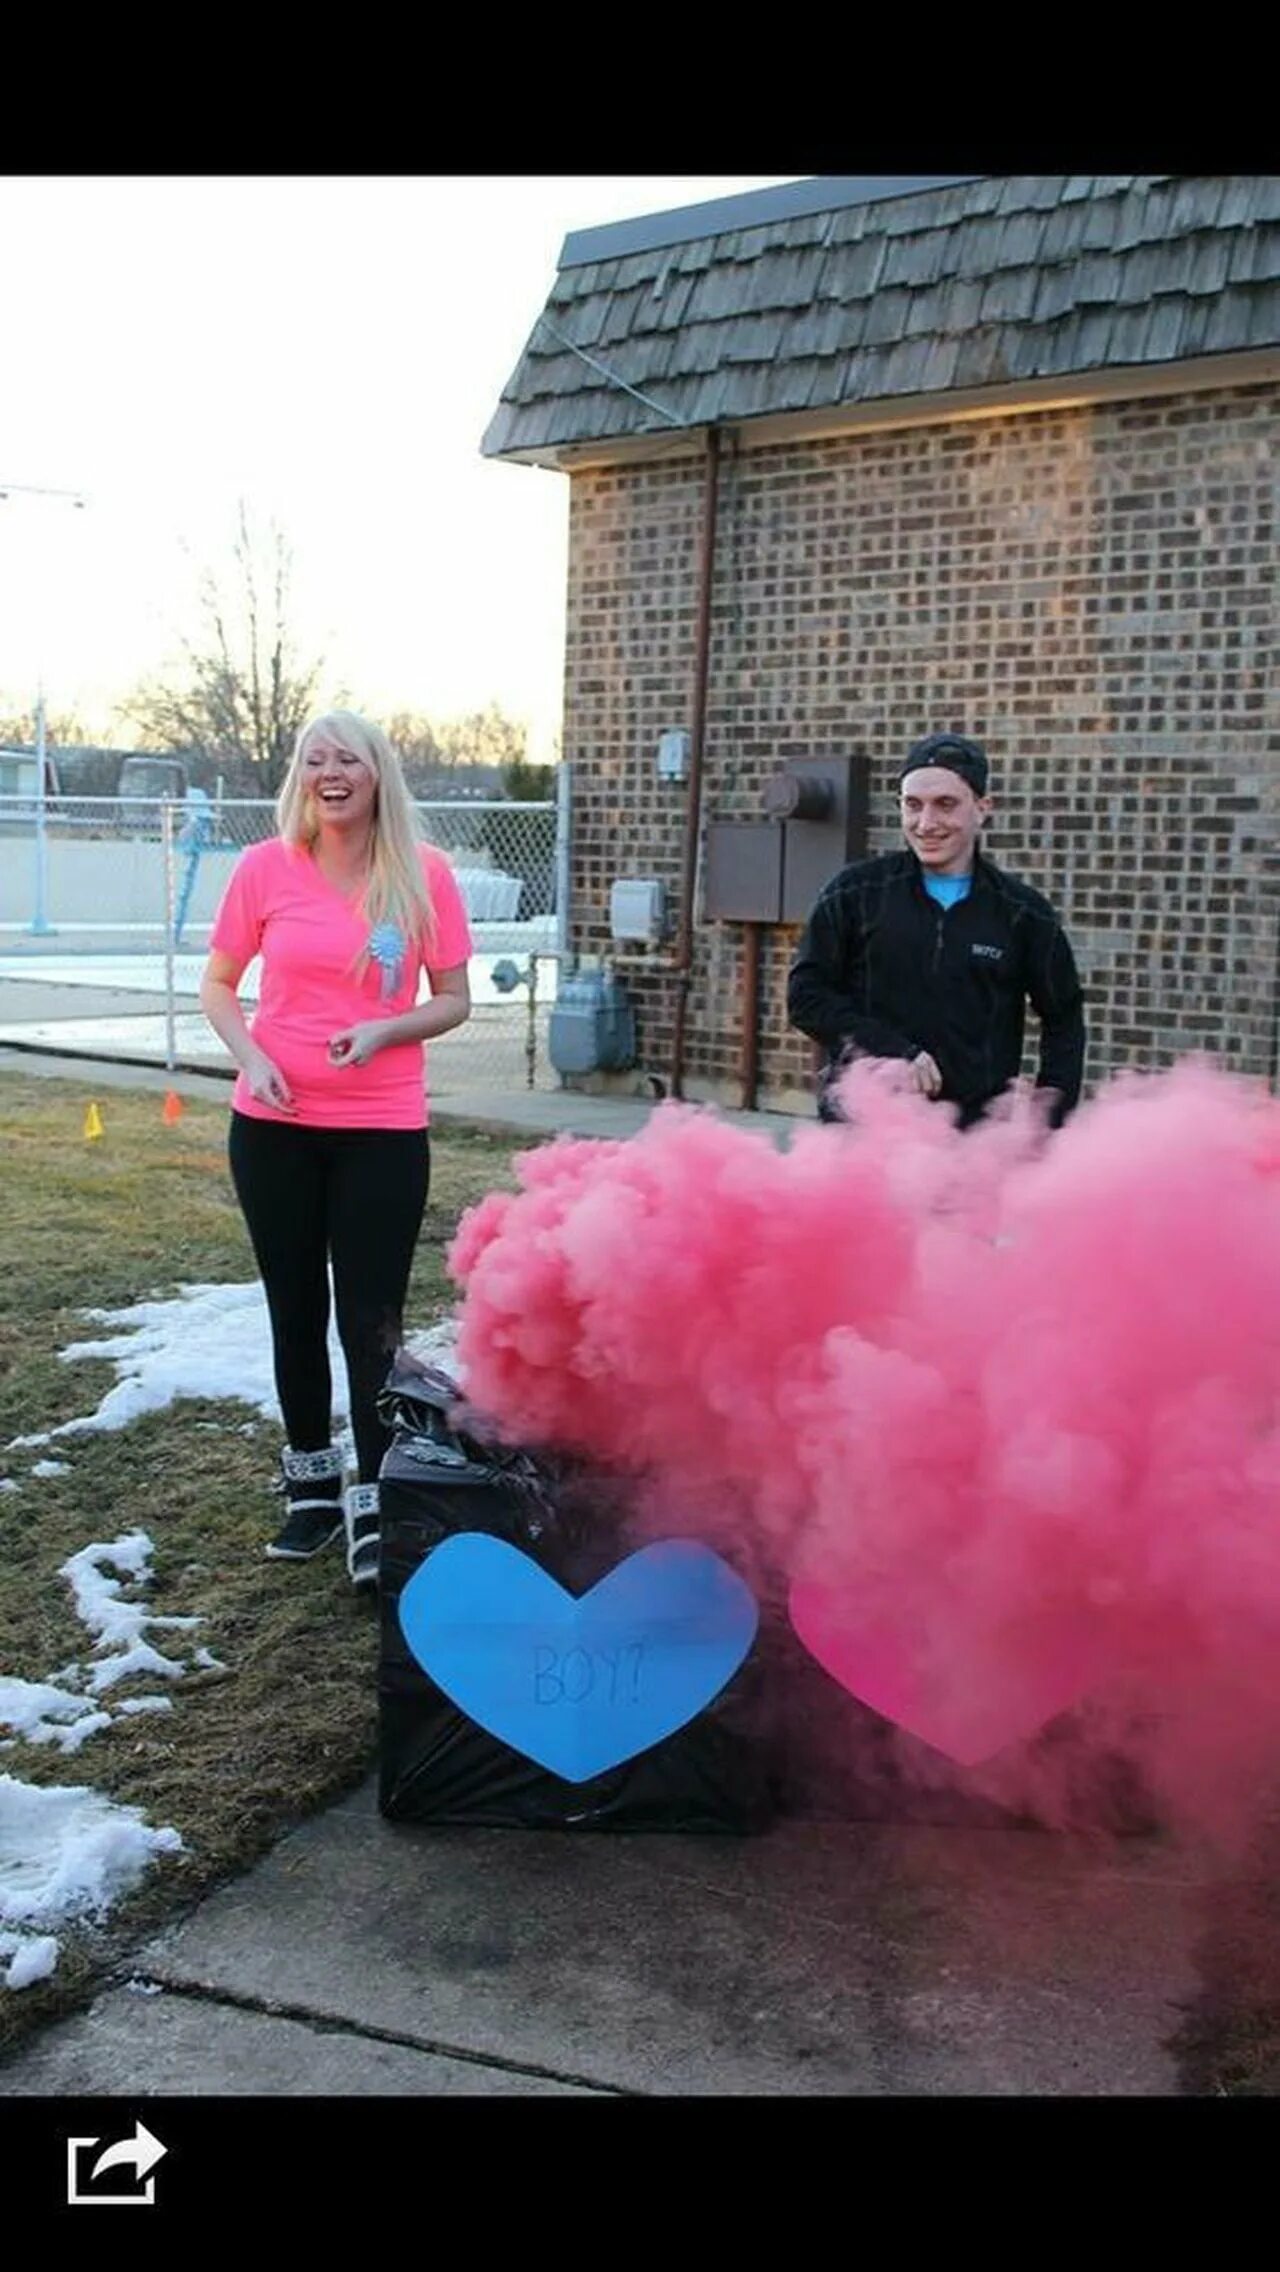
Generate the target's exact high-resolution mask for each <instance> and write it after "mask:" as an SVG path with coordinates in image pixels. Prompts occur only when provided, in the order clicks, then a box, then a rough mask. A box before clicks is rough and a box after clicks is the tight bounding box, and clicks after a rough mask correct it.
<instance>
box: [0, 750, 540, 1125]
mask: <svg viewBox="0 0 1280 2272" xmlns="http://www.w3.org/2000/svg"><path fill="white" fill-rule="evenodd" d="M417 812H418V815H419V819H420V822H421V825H422V829H423V833H424V834H425V835H426V836H427V837H428V838H429V839H430V841H431V842H432V843H433V844H436V845H438V846H439V848H440V850H441V851H443V852H445V853H446V854H447V855H448V857H449V860H450V862H451V864H452V866H453V870H454V873H455V875H456V877H457V879H458V883H459V886H460V888H461V891H462V896H463V900H464V902H465V904H466V908H467V914H468V918H469V920H470V924H471V931H472V937H473V940H474V943H475V953H474V956H473V959H472V962H471V966H470V976H471V994H472V1002H473V1004H474V1008H473V1011H472V1015H471V1017H470V1019H469V1020H468V1022H467V1024H466V1025H465V1026H462V1027H460V1028H459V1029H458V1031H457V1032H455V1033H451V1034H446V1035H445V1036H444V1037H443V1039H442V1040H440V1041H438V1042H433V1043H432V1044H431V1047H430V1086H431V1092H432V1094H433V1095H434V1096H439V1097H446V1096H451V1095H453V1096H456V1095H460V1094H462V1093H464V1092H466V1093H470V1092H479V1091H491V1090H502V1089H509V1088H512V1087H528V1088H535V1087H537V1088H555V1087H557V1086H558V1085H559V1084H558V1078H557V1076H556V1074H555V1073H554V1071H553V1070H552V1067H551V1064H550V1060H549V1058H548V1054H547V1029H548V1025H549V1022H550V1015H551V1010H552V1007H553V1005H554V1002H555V996H556V985H557V977H558V972H559V968H560V963H561V960H562V957H563V950H564V945H565V935H566V934H565V928H564V925H565V914H566V897H567V875H568V836H569V774H568V770H567V768H564V767H562V768H561V771H560V778H559V795H558V797H557V801H556V802H555V803H553V804H552V803H548V804H514V803H510V802H506V801H502V802H498V801H480V800H473V799H459V800H457V801H444V800H436V801H433V802H431V803H428V804H419V805H418V806H417ZM274 833H275V807H274V805H273V804H272V803H271V802H269V801H268V800H265V799H262V800H258V799H254V800H250V799H244V798H230V797H223V796H221V795H219V796H216V797H212V796H209V795H207V794H206V793H205V792H203V791H201V790H198V789H191V790H188V792H187V794H186V796H185V797H184V798H183V799H181V800H177V799H173V798H164V797H161V798H150V797H81V796H73V795H66V794H61V793H59V794H53V793H49V794H46V795H45V796H43V797H42V796H39V795H37V794H33V793H21V794H18V793H10V794H0V1042H9V1043H14V1042H17V1043H20V1044H24V1045H27V1046H30V1047H45V1048H53V1049H65V1050H68V1051H74V1052H80V1053H83V1054H85V1055H90V1056H105V1057H119V1058H141V1059H144V1060H147V1061H154V1062H156V1063H158V1064H164V1065H166V1066H168V1067H169V1068H170V1069H174V1068H176V1067H178V1066H183V1067H196V1068H201V1067H210V1066H222V1067H225V1066H226V1065H227V1064H228V1063H229V1059H228V1058H227V1055H226V1052H225V1051H224V1049H223V1047H222V1044H221V1043H220V1042H219V1040H218V1039H217V1036H216V1035H215V1034H214V1033H213V1032H212V1031H211V1030H210V1028H209V1026H208V1025H207V1024H206V1022H205V1020H204V1018H203V1017H202V1016H201V1014H200V1009H199V1000H198V989H199V983H200V973H201V971H202V969H203V967H204V961H205V955H206V953H207V949H208V939H209V932H210V929H211V927H212V923H213V917H214V913H215V911H216V909H217V906H218V902H219V900H220V898H221V896H222V892H223V889H224V888H225V885H226V882H227V879H228V877H229V876H230V873H231V870H232V868H233V866H234V865H235V862H236V859H237V857H238V856H239V854H240V853H241V852H242V851H243V850H244V849H245V847H246V846H247V845H249V844H255V843H258V842H260V841H261V840H262V839H263V838H265V837H268V836H271V835H273V834H274ZM256 991H257V965H256V964H251V965H250V967H249V969H248V970H247V971H246V973H245V976H244V980H243V982H242V987H241V993H242V996H243V998H244V999H245V1001H246V1004H248V1003H251V1002H252V1000H253V999H254V997H255V996H256Z"/></svg>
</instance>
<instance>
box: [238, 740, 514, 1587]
mask: <svg viewBox="0 0 1280 2272" xmlns="http://www.w3.org/2000/svg"><path fill="white" fill-rule="evenodd" d="M276 818H277V826H278V829H279V834H278V835H277V836H274V837H272V838H270V839H268V841H267V842H266V843H263V844H254V845H251V846H250V848H249V849H248V851H246V852H244V853H242V854H241V857H240V859H239V860H238V861H237V863H236V866H235V868H234V870H233V872H232V875H231V878H230V881H229V882H228V885H227V888H226V891H225V893H224V895H223V898H222V902H221V905H220V907H219V909H218V913H217V916H216V918H215V920H214V925H213V933H212V938H211V941H210V948H211V951H210V954H209V959H208V962H207V964H206V966H205V972H204V976H203V979H202V981H201V986H200V1004H201V1008H202V1009H203V1011H204V1014H205V1016H206V1017H207V1018H208V1020H209V1023H210V1025H211V1026H212V1027H213V1030H214V1032H215V1033H216V1034H217V1035H218V1036H219V1038H220V1039H221V1040H222V1041H223V1042H224V1043H225V1044H226V1047H227V1048H228V1049H229V1050H230V1052H231V1055H232V1056H233V1057H234V1059H235V1061H236V1063H237V1065H238V1066H239V1068H240V1071H239V1077H238V1079H237V1081H236V1084H235V1088H234V1091H233V1093H232V1099H231V1133H230V1139H229V1146H228V1150H229V1157H230V1164H231V1175H232V1180H233V1182H234V1184H235V1190H236V1196H237V1198H238V1199H239V1202H240V1206H241V1209H242V1210H243V1213H244V1218H245V1222H246V1224H247V1225H248V1229H249V1235H250V1238H251V1239H252V1241H253V1249H254V1254H255V1256H256V1258H257V1263H258V1268H259V1271H260V1272H261V1274H262V1282H263V1286H264V1289H265V1292H266V1297H267V1306H268V1309H269V1312H270V1317H271V1334H272V1346H273V1352H274V1361H275V1378H276V1389H277V1393H278V1395H279V1398H280V1409H281V1412H282V1414H283V1417H284V1424H285V1432H286V1435H287V1437H288V1442H287V1444H286V1447H285V1450H284V1453H283V1457H282V1463H283V1469H284V1476H283V1482H284V1490H285V1493H286V1499H287V1511H286V1514H285V1519H284V1522H283V1525H282V1527H281V1529H280V1531H279V1533H278V1535H277V1536H276V1537H275V1538H274V1539H273V1540H272V1541H271V1543H270V1545H269V1546H268V1547H267V1550H266V1551H267V1553H268V1555H270V1556H272V1557H273V1558H274V1559H276V1560H281V1561H291V1562H298V1561H307V1560H309V1559H310V1557H311V1556H312V1555H313V1554H318V1553H319V1552H320V1550H321V1549H322V1548H323V1547H325V1546H327V1545H329V1543H330V1541H331V1540H333V1539H336V1538H337V1537H338V1536H339V1535H340V1534H341V1533H342V1531H343V1530H344V1528H345V1531H346V1539H347V1567H348V1571H349V1573H350V1575H351V1578H352V1579H353V1581H354V1583H355V1584H356V1585H357V1586H367V1585H371V1584H373V1583H375V1582H376V1579H377V1574H378V1480H377V1479H378V1469H379V1466H380V1464H381V1458H382V1453H383V1450H384V1448H385V1444H386V1434H385V1431H384V1429H383V1427H382V1424H381V1422H380V1421H379V1419H378V1415H377V1409H376V1400H377V1395H378V1391H379V1389H380V1387H381V1385H382V1382H383V1380H384V1378H385V1376H386V1371H387V1366H388V1363H389V1361H390V1358H391V1355H392V1352H393V1351H394V1349H395V1347H396V1345H397V1343H398V1341H399V1340H400V1337H401V1331H402V1319H403V1309H404V1299H405V1293H406V1290H407V1287H408V1283H409V1270H410V1266H411V1264H412V1260H413V1250H414V1246H415V1243H416V1241H417V1237H418V1231H419V1229H420V1227H421V1223H422V1216H423V1211H424V1209H425V1206H426V1202H427V1191H428V1186H429V1181H430V1149H429V1137H428V1133H427V1089H426V1079H425V1070H424V1054H425V1053H424V1049H423V1044H424V1043H425V1042H428V1041H432V1040H435V1039H436V1038H437V1036H438V1035H440V1034H444V1033H448V1032H449V1031H450V1030H451V1029H452V1028H453V1027H454V1026H459V1025H461V1024H462V1023H463V1020H464V1019H465V1018H467V1017H469V1016H470V1013H471V994H470V988H469V986H468V982H467V963H468V960H469V958H470V955H471V936H470V932H469V929H468V925H467V917H466V910H465V908H464V906H463V903H462V897H461V894H460V892H459V890H458V886H457V883H456V882H455V880H454V876H453V873H452V870H451V869H450V867H449V863H448V861H447V860H446V859H445V857H444V855H443V853H441V852H438V851H436V850H435V848H434V847H433V846H431V845H428V844H425V843H423V842H421V841H420V839H419V836H418V831H417V823H416V819H415V815H414V811H413V807H412V805H411V803H410V801H409V796H408V792H407V790H406V788H405V785H404V779H403V776H402V774H401V771H400V766H399V763H398V760H397V758H396V756H395V752H394V751H393V750H392V748H391V745H390V743H389V742H388V740H387V738H386V736H385V734H383V733H382V732H381V731H380V730H379V728H378V727H377V726H374V725H371V724H370V723H369V722H368V721H367V720H366V719H364V718H361V717H357V716H356V714H355V713H354V712H353V711H349V710H331V711H328V712H326V714H325V715H324V716H323V717H321V718H315V719H313V720H312V722H311V724H310V725H308V726H306V727H304V728H303V731H302V733H301V734H300V735H299V737H298V741H297V746H296V748H295V750H294V754H293V760H292V763H291V765H290V767H289V772H288V776H287V778H286V780H285V784H284V787H283V789H282V790H281V792H280V797H279V800H278V803H277V806H276ZM255 955H261V957H262V972H261V981H260V987H259V997H258V1008H257V1012H256V1015H255V1016H254V1018H253V1022H252V1024H248V1023H246V1020H245V1015H244V1011H243V1009H242V1008H241V1004H240V999H239V995H238V992H237V988H238V986H239V983H240V979H241V977H242V975H243V973H244V970H245V968H246V966H247V965H248V964H249V963H250V962H251V961H252V960H253V958H254V956H255ZM424 971H425V973H426V977H427V984H428V987H429V990H430V991H429V996H428V998H427V999H426V1000H424V1001H423V1002H421V1003H419V1001H418V992H419V980H420V977H421V975H422V973H423V972H424ZM330 1270H332V1275H333V1295H334V1308H335V1311H336V1316H337V1325H338V1337H339V1340H340V1342H341V1344H342V1351H343V1355H344V1358H345V1360H346V1367H347V1379H348V1386H349V1389H350V1404H351V1423H352V1431H353V1434H354V1436H355V1445H356V1458H357V1462H358V1472H359V1481H358V1483H357V1484H356V1485H355V1486H354V1488H353V1489H352V1490H351V1491H350V1492H348V1493H347V1495H346V1500H345V1504H344V1499H343V1492H342V1459H341V1455H340V1453H339V1452H338V1450H337V1449H336V1447H335V1446H334V1444H333V1442H332V1405H331V1398H332V1383H331V1379H330V1371H329V1358H328V1328H329V1273H330Z"/></svg>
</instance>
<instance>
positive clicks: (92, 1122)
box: [84, 1104, 102, 1144]
mask: <svg viewBox="0 0 1280 2272" xmlns="http://www.w3.org/2000/svg"><path fill="white" fill-rule="evenodd" d="M84 1133H85V1142H86V1143H88V1144H92V1142H93V1140H94V1138H95V1136H101V1134H102V1114H101V1113H100V1112H99V1110H98V1107H97V1105H96V1104H91V1105H90V1107H89V1110H88V1111H87V1112H86V1114H85V1116H84Z"/></svg>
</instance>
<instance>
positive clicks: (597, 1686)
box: [400, 1531, 759, 1783]
mask: <svg viewBox="0 0 1280 2272" xmlns="http://www.w3.org/2000/svg"><path fill="white" fill-rule="evenodd" d="M758 1617H759V1613H758V1611H757V1608H756V1604H755V1601H754V1598H753V1596H752V1594H751V1592H750V1589H749V1588H748V1587H747V1586H745V1585H744V1584H743V1582H742V1579H741V1578H740V1577H738V1576H737V1574H736V1572H735V1571H733V1570H731V1569H730V1568H729V1566H728V1564H727V1563H726V1562H722V1561H721V1559H720V1557H719V1555H718V1554H713V1553H712V1552H711V1549H710V1547H707V1546H699V1545H697V1544H695V1543H694V1542H693V1541H692V1540H687V1539H667V1540H664V1541H663V1542H662V1543H661V1544H659V1545H656V1546H645V1547H642V1548H641V1549H640V1552H639V1553H638V1554H633V1555H631V1556H630V1557H629V1559H628V1560H627V1561H625V1562H620V1563H619V1564H618V1567H617V1569H616V1570H611V1571H610V1572H609V1574H608V1576H607V1577H605V1578H602V1579H601V1580H600V1582H599V1584H598V1585H596V1586H593V1587H592V1589H591V1591H590V1593H586V1594H583V1595H582V1597H581V1599H580V1600H575V1598H574V1596H573V1595H572V1594H569V1593H566V1592H565V1590H564V1587H563V1586H561V1585H558V1584H557V1583H556V1580H555V1579H554V1578H549V1577H548V1576H547V1573H546V1571H545V1570H541V1569H539V1567H538V1565H537V1563H536V1562H531V1561H530V1560H529V1558H528V1556H527V1555H525V1554H521V1553H520V1552H519V1551H518V1549H517V1548H516V1547H514V1546H508V1545H507V1544H506V1543H505V1542H504V1541H503V1540H502V1539H499V1538H490V1537H489V1536H488V1535H487V1534H486V1533H483V1532H478V1531H467V1532H462V1533H459V1534H458V1535H457V1536H455V1537H453V1538H448V1539H446V1540H445V1541H444V1543H443V1545H441V1546H438V1547H437V1548H436V1550H435V1552H434V1553H433V1554H430V1555H428V1557H427V1559H426V1561H425V1562H423V1563H422V1564H421V1566H420V1567H419V1568H418V1569H417V1570H416V1571H415V1572H414V1575H413V1576H412V1578H411V1579H410V1580H409V1583H408V1585H407V1586H406V1587H405V1589H404V1592H403V1593H402V1594H401V1596H400V1627H401V1631H402V1632H403V1634H404V1637H405V1639H406V1641H407V1642H408V1644H409V1647H410V1648H411V1649H412V1651H413V1654H414V1656H415V1657H416V1658H417V1661H418V1663H419V1664H420V1665H421V1667H422V1669H423V1671H424V1672H425V1673H426V1674H427V1675H428V1676H429V1678H430V1679H432V1680H433V1681H434V1682H435V1683H436V1686H437V1687H438V1688H441V1689H443V1690H444V1693H445V1695H446V1696H448V1697H449V1698H450V1699H451V1700H452V1702H453V1703H455V1704H456V1705H458V1706H459V1707H460V1709H461V1710H462V1711H464V1712H466V1713H467V1714H468V1715H469V1716H470V1718H471V1719H473V1720H474V1721H475V1722H476V1723H477V1725H478V1726H479V1727H482V1728H486V1729H487V1730H488V1732H489V1734H490V1735H492V1736H497V1737H498V1738H499V1740H500V1742H502V1743H505V1744H509V1745H510V1746H511V1749H512V1750H513V1751H518V1752H521V1753H522V1754H523V1755H524V1757H525V1758H526V1759H533V1760H536V1761H537V1764H538V1765H539V1766H540V1767H546V1768H549V1769H550V1771H551V1773H552V1774H553V1775H559V1776H560V1777H561V1778H562V1779H563V1780H564V1781H565V1782H566V1783H585V1782H587V1781H588V1780H589V1779H590V1777H591V1776H593V1775H599V1774H601V1773H603V1771H604V1769H605V1768H606V1767H617V1766H618V1765H619V1764H620V1763H621V1761H623V1760H624V1759H634V1758H635V1756H636V1754H637V1752H641V1751H647V1750H648V1749H649V1748H650V1746H651V1745H653V1744H656V1743H660V1742H661V1741H662V1739H663V1737H664V1736H669V1735H672V1734H673V1733H674V1732H675V1730H676V1729H677V1728H682V1727H683V1726H684V1725H685V1723H686V1721H688V1720H691V1719H693V1718H694V1716H695V1714H696V1713H698V1712H700V1711H701V1710H702V1708H703V1706H704V1705H706V1704H709V1703H710V1702H711V1701H712V1699H713V1697H716V1696H718V1695H719V1693H720V1690H721V1689H722V1688H723V1687H724V1686H725V1684H726V1683H727V1682H728V1681H729V1680H731V1679H732V1677H733V1675H734V1673H735V1672H736V1671H737V1669H738V1667H739V1665H740V1664H741V1663H742V1660H743V1658H744V1657H745V1656H746V1654H747V1651H748V1650H749V1649H750V1647H751V1644H752V1642H753V1641H754V1639H755V1634H756V1625H757V1623H758Z"/></svg>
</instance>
